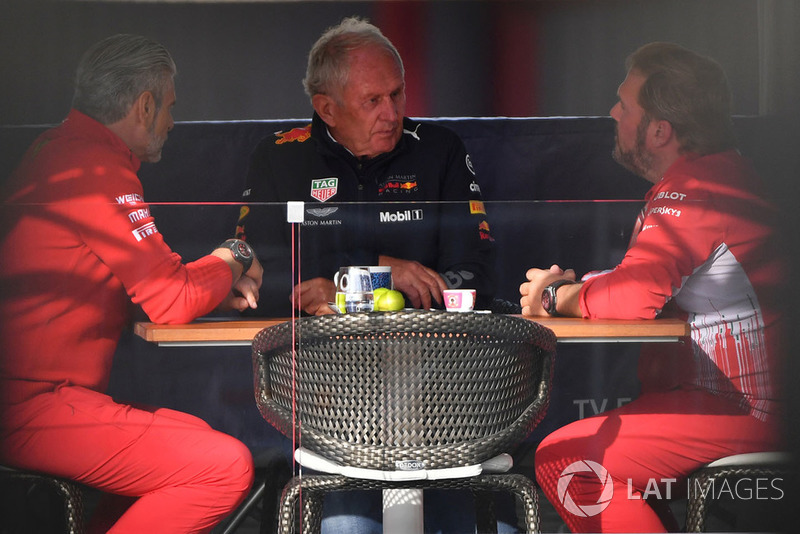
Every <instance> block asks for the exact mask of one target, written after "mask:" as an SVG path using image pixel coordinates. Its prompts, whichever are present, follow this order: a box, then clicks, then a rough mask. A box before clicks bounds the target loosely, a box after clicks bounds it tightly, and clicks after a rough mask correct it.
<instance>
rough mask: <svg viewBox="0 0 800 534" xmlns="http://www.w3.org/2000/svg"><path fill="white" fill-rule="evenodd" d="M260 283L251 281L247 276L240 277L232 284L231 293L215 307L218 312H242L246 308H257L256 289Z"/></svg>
mask: <svg viewBox="0 0 800 534" xmlns="http://www.w3.org/2000/svg"><path fill="white" fill-rule="evenodd" d="M260 285H261V284H260V282H259V281H256V280H253V279H252V278H250V277H249V276H247V275H244V276H242V277H241V278H239V280H237V281H236V283H235V284H233V287H232V288H231V292H230V293H228V296H227V297H225V299H224V300H223V301H222V302H221V303H220V304H219V306H217V310H219V311H230V310H236V311H240V312H241V311H244V310H246V309H247V308H253V309H256V308H257V307H258V288H259V286H260Z"/></svg>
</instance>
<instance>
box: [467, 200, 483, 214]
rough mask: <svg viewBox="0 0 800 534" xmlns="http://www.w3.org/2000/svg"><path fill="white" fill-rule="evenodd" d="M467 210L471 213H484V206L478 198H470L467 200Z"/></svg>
mask: <svg viewBox="0 0 800 534" xmlns="http://www.w3.org/2000/svg"><path fill="white" fill-rule="evenodd" d="M469 212H470V213H472V214H473V215H474V214H476V213H482V214H483V215H486V206H484V205H483V202H481V201H480V200H470V201H469Z"/></svg>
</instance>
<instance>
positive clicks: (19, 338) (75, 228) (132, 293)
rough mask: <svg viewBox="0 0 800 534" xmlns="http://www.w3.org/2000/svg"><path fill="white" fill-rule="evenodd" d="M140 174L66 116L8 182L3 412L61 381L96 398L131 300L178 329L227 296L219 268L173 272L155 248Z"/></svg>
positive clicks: (2, 278)
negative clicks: (7, 406) (10, 404)
mask: <svg viewBox="0 0 800 534" xmlns="http://www.w3.org/2000/svg"><path fill="white" fill-rule="evenodd" d="M139 165H140V162H139V160H138V159H137V158H136V156H134V155H133V154H132V153H131V151H130V150H129V149H128V147H127V146H126V145H125V143H124V142H123V141H122V140H121V139H120V138H119V137H117V136H116V135H115V134H114V133H113V132H111V131H110V130H109V129H107V128H106V127H105V126H103V125H102V124H100V123H99V122H97V121H95V120H93V119H91V118H89V117H88V116H86V115H84V114H82V113H80V112H78V111H75V110H73V111H71V112H70V114H69V115H68V117H67V119H66V120H65V121H64V123H62V124H61V125H60V126H58V127H56V128H54V129H52V130H49V131H47V132H45V133H44V134H42V135H41V136H40V137H39V138H38V139H37V140H36V142H35V143H34V144H33V145H32V146H31V148H30V149H29V150H28V152H27V153H26V154H25V156H24V159H23V161H22V163H21V164H20V166H19V168H18V169H17V171H16V172H15V174H14V175H12V178H11V181H10V183H9V184H8V185H9V189H7V190H6V192H5V194H4V195H3V196H4V201H5V205H4V206H3V212H4V213H3V226H2V235H3V239H2V244H1V245H0V284H1V285H0V287H1V288H2V294H1V295H0V381H1V382H2V383H0V388H2V391H3V392H2V394H1V395H2V397H3V400H4V401H6V402H9V401H10V402H17V401H20V400H23V399H26V398H29V397H31V396H32V395H34V394H36V393H39V392H41V391H45V390H51V389H52V388H53V387H54V385H55V384H58V383H65V382H68V383H69V384H73V385H80V386H84V387H87V388H90V389H93V390H96V391H104V390H105V388H106V386H107V382H108V378H109V372H110V368H111V362H112V357H113V354H114V351H115V349H116V345H117V341H118V339H119V336H120V334H121V331H122V328H123V327H125V325H126V322H127V321H128V320H129V311H130V302H131V301H132V302H133V303H134V304H137V305H140V306H141V307H142V308H143V310H144V311H145V312H146V313H147V315H148V316H149V317H150V319H151V320H152V321H155V322H160V323H182V322H188V321H190V320H192V319H193V318H194V317H197V316H200V315H203V314H205V313H208V312H209V311H211V310H212V309H213V308H214V307H215V306H216V305H217V304H218V303H219V302H220V301H221V300H222V299H223V298H224V297H225V295H226V294H227V293H228V291H229V290H230V287H231V283H232V274H231V270H230V268H229V267H228V265H227V264H226V263H225V261H223V260H222V259H220V258H216V257H213V256H207V257H204V258H201V259H200V260H198V261H195V262H192V263H187V264H182V263H181V258H180V256H179V255H178V254H176V253H174V252H172V251H171V250H170V248H169V247H168V246H167V244H166V243H165V242H164V239H163V238H162V236H161V234H160V233H159V232H158V229H157V228H156V225H155V222H154V220H153V218H152V216H151V214H150V208H149V206H148V205H147V204H146V203H145V202H144V200H143V196H142V186H141V183H140V182H139V179H138V177H137V176H136V172H137V170H138V169H139Z"/></svg>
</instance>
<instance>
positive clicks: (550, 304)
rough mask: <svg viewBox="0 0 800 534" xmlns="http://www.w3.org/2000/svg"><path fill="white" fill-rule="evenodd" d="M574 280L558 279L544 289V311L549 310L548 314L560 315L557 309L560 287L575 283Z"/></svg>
mask: <svg viewBox="0 0 800 534" xmlns="http://www.w3.org/2000/svg"><path fill="white" fill-rule="evenodd" d="M574 283H575V281H574V280H564V279H563V278H562V279H561V280H556V281H555V282H553V283H551V284H549V285H547V286H546V287H545V288H544V290H543V291H542V308H544V311H546V312H547V314H548V315H551V316H553V317H557V316H558V315H559V313H558V311H557V305H558V296H557V293H558V288H559V287H561V286H564V285H569V284H574Z"/></svg>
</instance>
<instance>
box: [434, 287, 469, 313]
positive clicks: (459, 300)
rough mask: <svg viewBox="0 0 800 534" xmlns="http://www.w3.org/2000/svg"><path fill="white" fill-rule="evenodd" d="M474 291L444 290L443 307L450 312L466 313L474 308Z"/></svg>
mask: <svg viewBox="0 0 800 534" xmlns="http://www.w3.org/2000/svg"><path fill="white" fill-rule="evenodd" d="M475 294H476V292H475V290H474V289H445V290H444V291H442V296H443V297H444V307H445V308H447V311H451V312H468V311H472V309H473V308H474V307H475Z"/></svg>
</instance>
